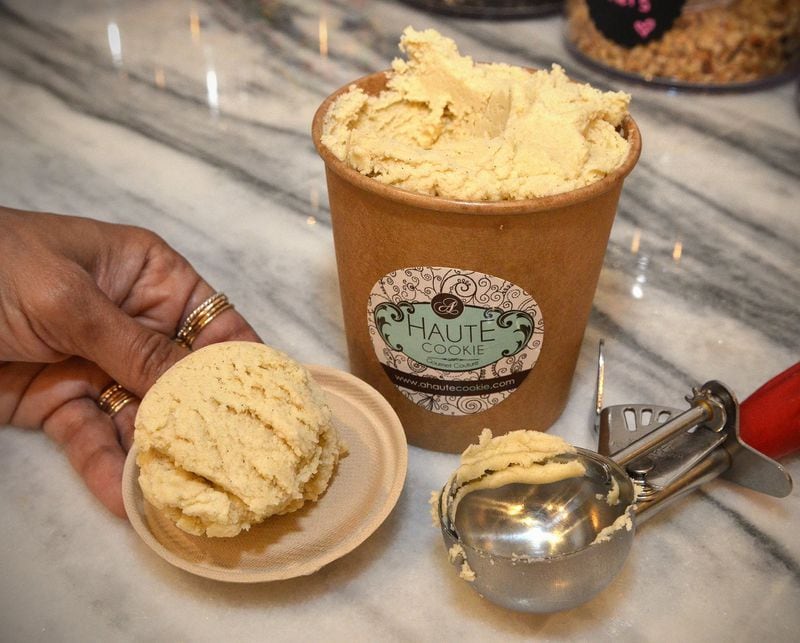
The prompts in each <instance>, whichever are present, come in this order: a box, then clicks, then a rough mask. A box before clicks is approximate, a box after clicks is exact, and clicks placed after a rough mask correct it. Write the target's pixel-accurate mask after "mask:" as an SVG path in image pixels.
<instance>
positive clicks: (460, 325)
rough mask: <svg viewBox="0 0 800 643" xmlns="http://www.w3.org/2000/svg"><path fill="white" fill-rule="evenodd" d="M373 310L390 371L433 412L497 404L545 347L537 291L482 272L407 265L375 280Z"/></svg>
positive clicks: (375, 333)
mask: <svg viewBox="0 0 800 643" xmlns="http://www.w3.org/2000/svg"><path fill="white" fill-rule="evenodd" d="M367 309H368V314H367V325H368V329H369V334H370V338H371V339H372V345H373V348H374V349H375V355H376V356H377V358H378V361H379V362H380V363H381V364H382V365H383V368H384V370H385V371H386V374H387V376H388V377H389V378H390V379H391V381H392V382H393V383H394V384H395V386H397V388H398V389H399V390H400V392H401V393H402V394H403V395H405V396H406V397H407V398H408V399H410V400H411V401H412V402H414V403H416V404H419V405H420V406H422V407H423V408H425V409H427V410H429V411H431V412H433V413H440V414H442V415H470V414H474V413H480V412H482V411H485V410H487V409H489V408H491V407H493V406H494V405H496V404H499V403H500V402H502V401H503V400H504V399H506V398H507V397H508V396H509V395H510V394H511V393H512V392H513V391H514V390H515V389H516V388H517V387H518V386H519V385H520V384H521V383H522V382H523V381H524V379H525V378H526V377H527V375H528V374H529V373H530V370H531V369H532V368H533V367H534V365H535V364H536V360H537V359H538V357H539V352H540V351H541V348H542V340H543V337H544V321H543V319H542V314H541V311H540V310H539V306H538V304H537V303H536V301H535V300H534V299H533V297H532V296H531V295H530V294H528V293H527V292H525V291H524V290H523V289H522V288H520V287H519V286H516V285H514V284H512V283H511V282H508V281H505V280H503V279H500V278H499V277H494V276H492V275H487V274H484V273H481V272H475V271H469V270H462V269H459V268H444V267H427V266H426V267H412V268H402V269H400V270H396V271H394V272H392V273H389V274H388V275H386V276H384V277H383V278H382V279H380V280H379V281H378V282H377V283H376V284H375V286H374V287H373V288H372V291H371V293H370V297H369V302H368V305H367Z"/></svg>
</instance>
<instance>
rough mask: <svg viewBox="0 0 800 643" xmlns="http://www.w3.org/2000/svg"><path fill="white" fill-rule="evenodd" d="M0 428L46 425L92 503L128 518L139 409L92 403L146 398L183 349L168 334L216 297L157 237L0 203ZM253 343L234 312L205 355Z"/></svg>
mask: <svg viewBox="0 0 800 643" xmlns="http://www.w3.org/2000/svg"><path fill="white" fill-rule="evenodd" d="M0 257H2V261H0V425H2V424H13V425H16V426H21V427H26V428H31V429H39V428H41V429H43V430H44V432H45V433H46V434H48V435H49V436H50V437H51V438H53V439H54V440H55V441H56V442H57V443H59V444H60V445H62V447H63V448H64V450H65V452H66V454H67V456H68V457H69V460H70V462H71V463H72V465H73V467H74V468H75V469H76V470H77V471H78V473H79V474H80V475H81V476H82V477H83V479H84V481H85V482H86V485H87V486H88V487H89V489H90V490H91V491H92V493H94V494H95V496H96V497H97V498H98V499H99V500H100V501H101V502H102V503H103V504H104V505H105V506H106V507H108V508H109V509H110V510H111V511H112V512H113V513H115V514H117V515H118V516H122V517H124V515H125V510H124V507H123V504H122V491H121V481H122V468H123V465H124V461H125V453H126V452H127V451H128V449H129V448H130V445H131V442H132V439H133V419H134V417H135V414H136V408H137V406H138V404H136V403H131V404H128V405H127V406H126V407H125V408H123V409H122V410H121V411H120V412H119V413H117V414H116V415H114V417H113V418H112V417H110V416H108V415H106V414H105V413H103V412H102V411H101V410H100V409H99V407H98V406H97V403H96V400H97V397H98V395H99V393H100V391H101V390H102V389H103V388H105V386H106V385H108V384H109V383H111V381H112V380H115V381H117V382H119V383H120V384H121V385H122V386H124V387H125V388H126V389H128V390H129V391H131V392H132V393H134V394H136V395H137V396H139V397H141V396H142V395H144V393H145V392H146V391H147V390H148V389H149V388H150V386H151V385H152V384H153V382H155V380H156V379H157V378H158V376H159V375H160V374H161V373H163V372H164V371H165V370H166V369H167V368H169V367H170V366H171V365H172V364H174V363H175V362H176V361H178V360H179V359H180V358H181V357H183V356H185V355H186V354H187V352H188V351H187V349H186V348H184V347H182V346H180V345H178V344H177V343H176V342H174V341H172V340H171V339H170V338H171V337H174V335H175V332H176V329H177V328H178V327H179V325H180V324H181V322H182V321H183V320H184V319H185V318H186V317H187V316H188V314H189V313H190V312H191V311H192V310H194V308H196V307H197V306H198V305H199V304H201V303H202V302H203V301H204V300H205V299H206V298H207V297H209V296H210V295H212V294H213V293H214V289H213V288H211V286H210V285H209V284H208V283H206V282H205V281H204V280H203V279H202V278H201V277H200V276H199V275H198V274H197V273H196V272H195V270H194V269H193V268H192V266H191V265H190V264H189V262H188V261H187V260H186V259H184V258H183V257H182V256H181V255H180V254H178V253H177V252H176V251H175V250H173V249H172V248H170V247H169V246H168V245H167V244H166V243H165V242H164V241H163V240H162V239H161V238H159V237H158V236H157V235H155V234H154V233H152V232H149V231H147V230H144V229H142V228H136V227H132V226H122V225H114V224H109V223H102V222H99V221H95V220H92V219H84V218H79V217H69V216H60V215H53V214H43V213H31V212H24V211H20V210H10V209H7V208H1V207H0ZM234 339H238V340H245V341H260V340H259V338H258V335H257V334H256V333H255V331H254V330H253V329H252V328H251V327H250V325H249V324H248V323H247V322H246V321H245V320H244V318H243V317H242V316H241V315H239V314H238V313H237V312H236V311H234V310H232V309H229V310H226V311H224V312H222V313H220V315H219V316H218V317H217V318H215V320H214V322H213V323H212V324H210V325H209V326H208V327H207V328H205V329H203V330H202V331H201V333H200V334H199V336H198V337H197V340H196V341H195V343H194V347H195V348H200V347H202V346H205V345H207V344H211V343H214V342H218V341H224V340H234Z"/></svg>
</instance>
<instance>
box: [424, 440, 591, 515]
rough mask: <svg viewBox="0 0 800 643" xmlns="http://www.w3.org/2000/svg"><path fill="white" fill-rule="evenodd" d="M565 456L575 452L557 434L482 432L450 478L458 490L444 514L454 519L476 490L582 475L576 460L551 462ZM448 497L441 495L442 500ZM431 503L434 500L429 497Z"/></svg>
mask: <svg viewBox="0 0 800 643" xmlns="http://www.w3.org/2000/svg"><path fill="white" fill-rule="evenodd" d="M568 453H575V447H573V446H572V445H571V444H569V443H568V442H566V441H565V440H563V439H562V438H560V437H558V436H556V435H551V434H549V433H541V432H539V431H531V430H519V431H511V432H510V433H506V434H504V435H498V436H496V437H492V432H491V431H490V430H489V429H484V430H483V431H482V432H481V435H480V438H479V439H478V443H477V444H471V445H470V446H468V447H467V448H466V449H465V450H464V452H463V453H462V454H461V461H460V464H459V466H458V468H457V469H456V471H455V475H454V476H453V484H455V486H456V489H457V491H456V493H455V496H454V497H453V498H452V500H451V501H449V506H448V507H447V508H446V513H447V514H448V515H449V517H450V519H451V520H454V519H455V514H456V509H457V508H458V504H459V502H460V501H461V499H462V498H463V497H464V496H465V495H467V494H468V493H471V492H473V491H477V490H478V489H496V488H498V487H502V486H504V485H507V484H511V483H515V482H522V483H526V484H548V483H551V482H558V481H559V480H566V479H567V478H577V477H579V476H582V475H584V474H585V473H586V469H585V468H584V466H583V464H582V463H581V462H580V461H578V460H569V461H566V462H559V461H554V460H553V458H555V457H556V456H558V455H562V454H568ZM448 495H449V494H447V493H446V494H443V496H444V498H445V500H446V498H447V496H448ZM431 501H432V503H433V502H436V499H435V498H434V497H432V499H431Z"/></svg>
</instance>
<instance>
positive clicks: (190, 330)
mask: <svg viewBox="0 0 800 643" xmlns="http://www.w3.org/2000/svg"><path fill="white" fill-rule="evenodd" d="M229 308H233V304H232V303H230V302H229V301H228V298H227V297H226V296H225V294H224V293H221V292H217V293H214V294H213V295H211V296H210V297H209V298H208V299H206V300H205V301H204V302H203V303H202V304H200V305H199V306H198V307H197V308H195V309H194V310H193V311H192V312H191V313H189V316H188V317H187V318H186V321H184V322H183V324H182V325H181V327H180V328H179V329H178V332H177V334H176V335H175V341H176V342H178V343H179V344H181V345H183V346H185V347H186V348H188V349H191V348H192V344H194V340H195V339H197V336H198V335H199V334H200V331H201V330H203V329H204V328H205V327H206V326H208V325H209V324H210V323H211V322H212V321H214V319H215V318H216V317H217V316H218V315H219V314H220V313H222V312H223V311H226V310H228V309H229Z"/></svg>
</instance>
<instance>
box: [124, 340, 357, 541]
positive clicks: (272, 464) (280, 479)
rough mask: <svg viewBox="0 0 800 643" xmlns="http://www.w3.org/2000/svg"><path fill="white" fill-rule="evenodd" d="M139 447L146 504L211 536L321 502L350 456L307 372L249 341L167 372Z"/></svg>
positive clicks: (139, 418) (150, 402)
mask: <svg viewBox="0 0 800 643" xmlns="http://www.w3.org/2000/svg"><path fill="white" fill-rule="evenodd" d="M134 442H135V445H136V447H137V449H138V455H137V463H138V465H139V468H140V474H139V485H140V486H141V489H142V493H143V494H144V497H145V498H146V499H147V501H148V502H150V504H152V505H153V506H155V507H156V508H157V509H159V510H161V511H163V512H164V513H165V514H166V515H168V516H169V517H170V518H171V519H172V520H173V521H174V522H175V524H176V525H177V526H178V527H179V528H181V529H182V530H184V531H186V532H189V533H191V534H195V535H206V536H235V535H236V534H238V533H239V532H240V531H242V530H245V529H249V528H250V526H251V525H253V524H256V523H259V522H261V521H263V520H264V519H265V518H267V517H269V516H272V515H275V514H285V513H288V512H290V511H295V510H297V509H299V508H300V507H301V506H302V505H303V504H304V503H305V502H306V501H307V500H317V499H318V498H319V497H320V496H321V495H322V494H323V492H324V491H325V489H326V488H327V487H328V484H329V482H330V480H331V476H332V475H333V473H334V470H335V468H336V465H337V463H338V461H339V457H340V455H342V454H343V451H344V447H343V445H342V444H341V443H340V440H339V438H338V436H337V433H336V429H335V428H334V426H333V424H332V420H331V412H330V409H329V408H328V406H327V405H326V403H325V400H324V397H323V393H322V391H321V390H320V389H319V388H318V387H317V385H316V384H315V383H314V381H313V380H312V378H311V375H310V374H309V373H308V371H307V370H306V369H305V368H304V367H303V366H301V365H300V364H298V363H297V362H295V361H294V360H292V359H290V358H289V357H287V356H286V355H284V354H283V353H281V352H279V351H277V350H275V349H272V348H270V347H268V346H265V345H263V344H257V343H251V342H224V343H220V344H213V345H210V346H206V347H205V348H202V349H200V350H198V351H195V352H193V353H191V354H189V355H188V356H187V357H185V358H184V359H182V360H181V361H180V362H178V363H177V364H175V365H174V366H173V367H172V368H170V369H169V370H168V371H167V372H166V373H164V374H163V375H162V376H161V377H160V378H159V379H158V381H157V382H156V383H155V384H154V385H153V387H152V388H151V389H150V390H149V391H148V392H147V394H146V395H145V397H144V399H142V402H141V405H140V406H139V411H138V413H137V415H136V422H135V431H134Z"/></svg>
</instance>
